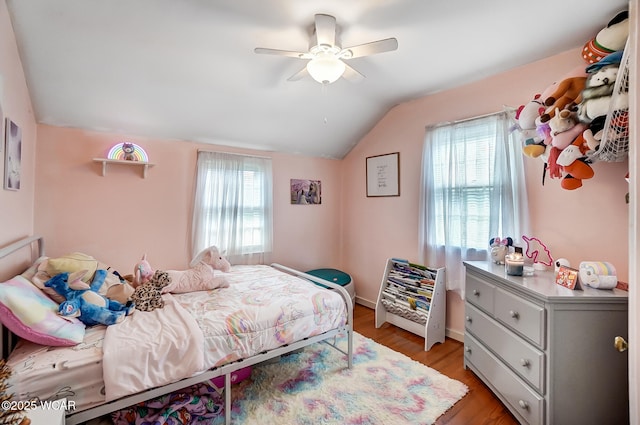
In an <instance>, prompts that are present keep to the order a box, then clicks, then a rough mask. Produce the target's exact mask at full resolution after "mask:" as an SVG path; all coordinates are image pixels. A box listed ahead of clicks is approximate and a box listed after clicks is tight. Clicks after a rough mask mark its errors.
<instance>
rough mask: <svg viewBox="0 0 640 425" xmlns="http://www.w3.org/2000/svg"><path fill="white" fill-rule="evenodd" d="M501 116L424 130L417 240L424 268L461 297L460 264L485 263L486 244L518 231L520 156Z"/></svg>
mask: <svg viewBox="0 0 640 425" xmlns="http://www.w3.org/2000/svg"><path fill="white" fill-rule="evenodd" d="M513 122H514V121H513V120H512V117H511V116H510V113H509V112H501V113H498V114H493V115H490V116H486V117H481V118H475V119H470V120H465V121H461V122H456V123H452V124H444V125H438V126H434V127H430V128H428V129H427V131H426V136H425V144H424V154H423V187H422V191H421V192H422V193H421V203H420V208H421V211H420V223H421V226H420V241H421V250H422V253H423V255H422V257H423V260H424V261H425V263H427V264H436V265H441V264H445V266H446V267H447V280H448V285H447V289H453V290H461V288H462V273H463V268H462V261H463V260H485V259H488V246H489V240H490V239H491V238H492V237H507V236H510V237H512V238H513V239H514V241H515V240H520V238H521V236H522V234H523V233H524V232H525V231H526V228H527V227H528V225H527V220H528V217H527V209H526V188H525V186H524V171H523V162H522V150H521V146H520V144H519V142H518V141H517V138H516V135H515V134H513V133H512V132H511V131H510V126H511V125H512V123H513Z"/></svg>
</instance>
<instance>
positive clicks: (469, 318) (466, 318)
mask: <svg viewBox="0 0 640 425" xmlns="http://www.w3.org/2000/svg"><path fill="white" fill-rule="evenodd" d="M464 320H466V321H467V322H469V323H471V322H473V319H472V318H471V316H466V317H465V318H464Z"/></svg>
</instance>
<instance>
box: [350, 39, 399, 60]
mask: <svg viewBox="0 0 640 425" xmlns="http://www.w3.org/2000/svg"><path fill="white" fill-rule="evenodd" d="M397 48H398V40H397V39H395V38H385V39H384V40H378V41H372V42H371V43H365V44H359V45H357V46H353V47H347V48H344V49H342V51H341V52H340V54H339V55H338V56H339V57H341V58H343V59H353V58H359V57H362V56H369V55H375V54H377V53H384V52H390V51H392V50H396V49H397Z"/></svg>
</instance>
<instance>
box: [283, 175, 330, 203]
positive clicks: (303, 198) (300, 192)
mask: <svg viewBox="0 0 640 425" xmlns="http://www.w3.org/2000/svg"><path fill="white" fill-rule="evenodd" d="M290 193H291V203H292V204H300V205H319V204H321V203H322V184H321V182H320V180H304V179H291V190H290Z"/></svg>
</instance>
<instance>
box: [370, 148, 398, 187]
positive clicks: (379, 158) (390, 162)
mask: <svg viewBox="0 0 640 425" xmlns="http://www.w3.org/2000/svg"><path fill="white" fill-rule="evenodd" d="M366 166H367V197H375V196H400V152H394V153H388V154H385V155H376V156H369V157H367V164H366Z"/></svg>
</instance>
